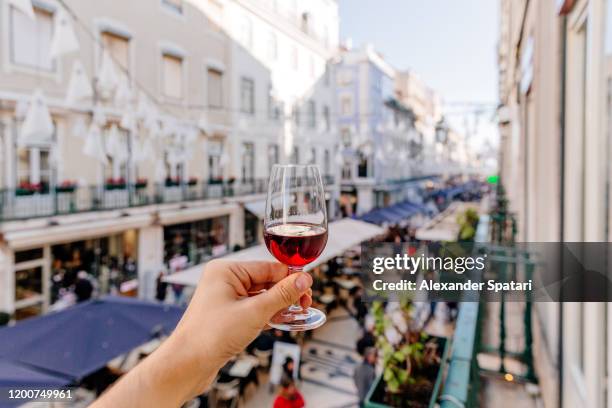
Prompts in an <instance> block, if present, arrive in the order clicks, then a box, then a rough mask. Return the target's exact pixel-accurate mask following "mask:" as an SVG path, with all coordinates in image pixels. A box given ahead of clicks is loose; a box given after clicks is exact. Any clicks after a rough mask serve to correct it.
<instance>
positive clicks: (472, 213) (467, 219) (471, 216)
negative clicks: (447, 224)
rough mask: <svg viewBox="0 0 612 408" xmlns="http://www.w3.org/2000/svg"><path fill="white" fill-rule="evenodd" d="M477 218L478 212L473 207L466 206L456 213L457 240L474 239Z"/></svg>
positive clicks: (467, 240) (468, 240)
mask: <svg viewBox="0 0 612 408" xmlns="http://www.w3.org/2000/svg"><path fill="white" fill-rule="evenodd" d="M479 219H480V217H479V216H478V212H477V211H476V210H475V209H473V208H468V209H467V210H465V211H464V212H462V213H460V214H458V215H457V224H459V236H458V237H457V241H458V242H471V241H473V240H474V237H475V236H476V227H477V226H478V220H479Z"/></svg>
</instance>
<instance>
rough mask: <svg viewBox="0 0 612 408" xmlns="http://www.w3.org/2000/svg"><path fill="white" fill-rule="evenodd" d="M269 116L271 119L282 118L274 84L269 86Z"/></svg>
mask: <svg viewBox="0 0 612 408" xmlns="http://www.w3.org/2000/svg"><path fill="white" fill-rule="evenodd" d="M268 118H269V119H271V120H278V119H279V118H280V107H279V104H278V102H277V101H276V100H275V99H274V94H273V93H272V85H270V86H268Z"/></svg>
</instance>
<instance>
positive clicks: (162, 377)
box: [92, 333, 222, 408]
mask: <svg viewBox="0 0 612 408" xmlns="http://www.w3.org/2000/svg"><path fill="white" fill-rule="evenodd" d="M191 347H197V346H196V345H193V344H189V341H188V339H186V338H184V335H183V334H182V333H174V334H173V335H172V336H171V337H170V338H169V339H168V340H167V341H166V342H164V344H162V345H161V346H160V348H159V349H158V350H156V351H155V352H154V353H153V354H151V355H150V356H149V357H147V358H146V359H144V360H143V361H142V362H141V363H140V364H138V365H137V366H136V367H135V368H134V369H132V370H131V371H130V372H129V373H127V374H126V375H125V376H124V377H122V378H121V379H120V380H119V381H118V382H117V383H116V384H115V385H114V386H113V387H112V389H111V390H112V391H109V392H106V393H105V394H104V395H102V397H101V398H99V399H98V400H97V401H96V402H95V403H94V404H93V405H92V407H94V408H100V407H113V408H115V407H117V408H122V407H126V408H127V407H153V406H154V407H179V406H181V405H182V404H183V403H184V402H185V401H187V400H189V399H190V398H193V397H195V396H197V395H199V394H200V393H201V392H203V391H204V390H205V389H206V388H207V387H208V385H210V383H211V382H212V381H213V380H214V378H215V376H216V374H217V372H218V370H219V368H220V367H221V365H222V361H220V359H219V358H217V357H215V356H212V355H210V358H209V359H207V361H199V360H197V359H196V358H194V355H196V354H195V353H193V351H192V350H190V348H191Z"/></svg>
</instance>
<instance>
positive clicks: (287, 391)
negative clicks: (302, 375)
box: [273, 377, 305, 408]
mask: <svg viewBox="0 0 612 408" xmlns="http://www.w3.org/2000/svg"><path fill="white" fill-rule="evenodd" d="M304 405H305V404H304V397H302V394H300V392H299V391H298V390H297V388H296V387H295V383H294V382H293V380H292V379H291V378H287V377H284V378H283V379H282V380H281V386H280V389H279V392H278V395H277V396H276V399H275V400H274V405H273V408H302V407H304Z"/></svg>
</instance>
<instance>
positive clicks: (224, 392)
mask: <svg viewBox="0 0 612 408" xmlns="http://www.w3.org/2000/svg"><path fill="white" fill-rule="evenodd" d="M212 389H213V391H214V392H213V393H212V394H214V401H215V404H214V405H213V406H218V403H219V402H223V403H227V404H228V406H229V407H231V408H235V407H237V406H238V400H239V399H240V381H239V380H238V379H237V378H236V379H234V380H232V381H229V382H218V381H215V383H214V384H213V385H212Z"/></svg>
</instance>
